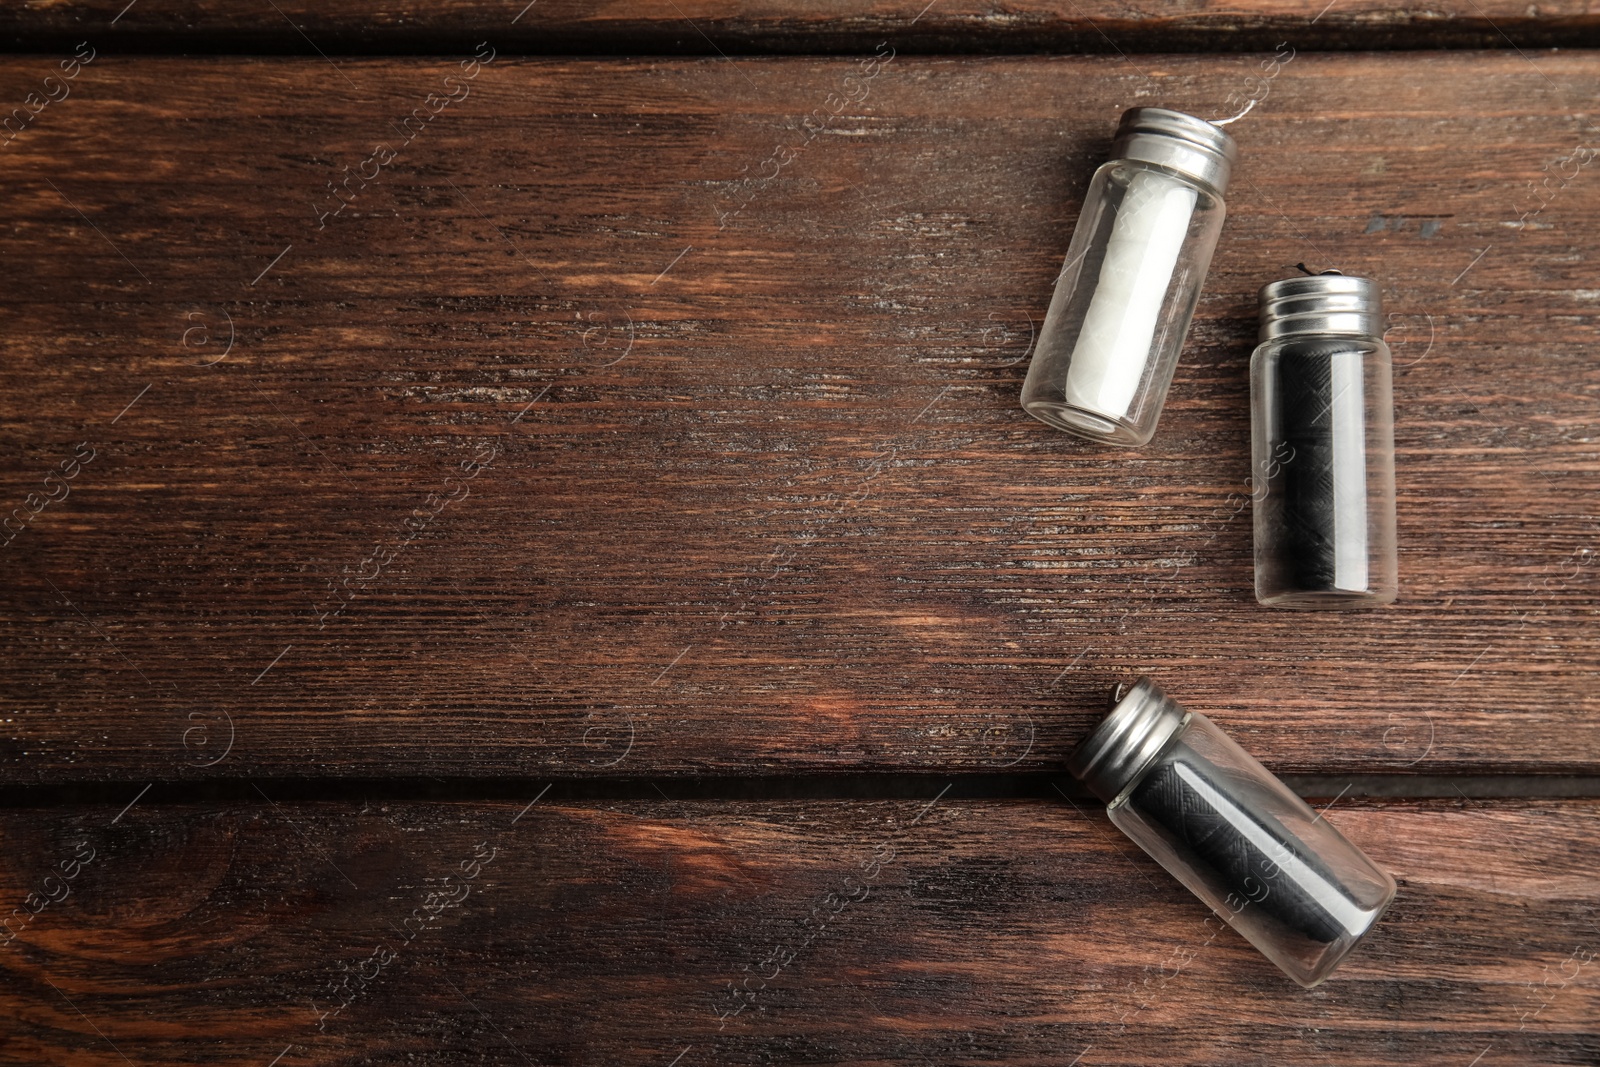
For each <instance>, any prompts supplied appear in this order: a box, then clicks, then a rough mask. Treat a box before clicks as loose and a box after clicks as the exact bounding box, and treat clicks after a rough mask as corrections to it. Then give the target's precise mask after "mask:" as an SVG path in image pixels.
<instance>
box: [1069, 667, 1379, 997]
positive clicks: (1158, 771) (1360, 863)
mask: <svg viewBox="0 0 1600 1067" xmlns="http://www.w3.org/2000/svg"><path fill="white" fill-rule="evenodd" d="M1067 767H1068V769H1069V770H1070V771H1071V772H1072V773H1073V775H1074V776H1076V777H1077V778H1079V779H1080V780H1082V781H1083V783H1084V784H1085V785H1086V786H1088V787H1089V790H1090V791H1091V792H1092V793H1094V795H1095V796H1097V797H1099V798H1100V799H1101V800H1103V801H1105V802H1106V813H1107V814H1108V815H1109V816H1110V818H1111V821H1112V822H1113V823H1115V824H1116V825H1117V828H1118V829H1120V830H1121V831H1122V832H1123V833H1125V834H1127V835H1128V836H1129V837H1130V838H1132V839H1133V841H1134V843H1135V844H1137V845H1138V846H1139V847H1140V848H1142V849H1144V850H1145V851H1146V852H1147V853H1149V854H1150V856H1151V857H1152V858H1154V859H1155V861H1156V862H1157V863H1159V864H1161V866H1163V867H1165V868H1166V869H1167V871H1168V872H1170V873H1171V874H1172V875H1173V876H1174V877H1176V878H1177V879H1178V881H1180V882H1182V883H1183V884H1184V885H1186V886H1188V887H1189V889H1190V891H1191V892H1193V893H1194V894H1195V896H1197V897H1199V898H1200V899H1201V900H1203V901H1204V902H1205V903H1206V904H1207V905H1209V906H1210V908H1211V910H1212V911H1214V912H1216V913H1217V915H1218V917H1220V918H1221V919H1222V920H1223V921H1224V922H1226V923H1227V924H1228V925H1229V926H1231V927H1233V928H1234V929H1235V930H1237V931H1238V932H1239V933H1240V934H1242V935H1243V936H1244V938H1245V940H1247V941H1249V942H1250V943H1251V944H1252V945H1254V946H1255V947H1256V948H1257V949H1259V950H1260V951H1261V952H1262V954H1263V955H1265V956H1266V957H1267V958H1268V959H1269V960H1271V961H1272V962H1273V963H1275V964H1277V966H1278V967H1279V968H1280V969H1282V970H1283V972H1284V973H1285V974H1287V975H1288V976H1289V977H1290V978H1293V979H1294V980H1295V981H1296V982H1299V983H1300V984H1301V985H1303V986H1305V987H1307V988H1310V987H1311V986H1314V985H1317V984H1318V983H1319V982H1321V981H1322V980H1323V979H1325V978H1327V977H1328V975H1329V973H1330V972H1332V970H1333V969H1334V968H1335V967H1337V966H1338V965H1339V963H1340V961H1341V960H1343V959H1344V958H1345V956H1346V955H1348V954H1349V952H1350V950H1351V949H1353V948H1354V947H1355V946H1356V944H1357V943H1358V942H1360V941H1361V939H1362V938H1363V937H1365V936H1366V934H1367V933H1368V931H1370V930H1371V929H1372V927H1373V924H1374V923H1376V922H1377V921H1378V917H1379V916H1380V915H1382V914H1383V911H1384V909H1385V908H1387V907H1388V906H1389V903H1390V902H1391V901H1392V900H1393V899H1394V895H1395V882H1394V879H1393V878H1391V877H1390V876H1389V875H1388V874H1387V873H1385V872H1384V871H1381V870H1379V869H1378V868H1377V867H1376V866H1374V865H1373V863H1372V861H1371V860H1369V859H1367V857H1366V856H1365V855H1364V854H1363V853H1362V852H1361V850H1360V849H1358V848H1356V846H1355V845H1352V844H1351V843H1350V842H1349V841H1348V840H1346V839H1345V837H1344V835H1342V834H1340V833H1339V831H1338V830H1335V829H1334V828H1333V827H1332V826H1331V825H1329V823H1328V820H1326V819H1324V818H1323V817H1321V816H1320V815H1318V814H1317V813H1316V812H1314V811H1312V810H1311V808H1309V807H1308V806H1307V805H1306V803H1305V801H1303V800H1301V799H1300V798H1299V797H1297V796H1295V795H1294V794H1293V793H1292V792H1290V791H1289V789H1288V787H1287V786H1285V785H1284V784H1283V783H1282V782H1280V781H1279V780H1278V779H1277V778H1275V777H1273V775H1272V773H1271V772H1270V771H1268V770H1267V769H1266V768H1265V767H1263V766H1261V764H1259V763H1257V762H1256V761H1255V760H1254V759H1252V758H1251V757H1250V755H1249V753H1247V752H1245V751H1244V749H1242V748H1240V747H1239V746H1238V745H1236V744H1234V743H1233V741H1232V740H1231V739H1230V738H1229V737H1228V736H1227V735H1226V734H1224V733H1223V732H1222V731H1221V730H1219V729H1217V727H1216V726H1215V725H1214V724H1213V723H1212V722H1211V720H1210V719H1207V718H1206V717H1205V716H1204V715H1201V714H1199V713H1197V712H1191V711H1185V710H1184V708H1183V707H1182V706H1181V705H1179V704H1178V702H1177V701H1175V700H1173V699H1172V698H1171V697H1168V696H1167V695H1166V694H1165V693H1163V692H1162V691H1161V689H1160V688H1159V687H1157V686H1156V684H1155V683H1154V682H1152V681H1150V679H1148V678H1140V679H1139V680H1138V681H1137V682H1135V683H1134V684H1133V685H1132V686H1119V687H1118V689H1117V691H1116V693H1115V694H1113V697H1112V708H1111V711H1110V712H1109V713H1108V714H1107V715H1106V718H1105V719H1104V721H1102V722H1101V723H1100V725H1099V726H1098V727H1096V728H1095V730H1094V732H1093V733H1091V734H1090V735H1089V737H1088V738H1087V739H1086V740H1085V741H1084V742H1083V743H1082V744H1081V745H1079V746H1078V748H1077V750H1076V751H1074V752H1073V754H1072V756H1071V757H1070V758H1069V760H1068V763H1067Z"/></svg>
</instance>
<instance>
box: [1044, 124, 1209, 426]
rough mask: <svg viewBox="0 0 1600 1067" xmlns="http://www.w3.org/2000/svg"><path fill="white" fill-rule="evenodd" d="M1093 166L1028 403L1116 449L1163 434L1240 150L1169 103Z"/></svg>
mask: <svg viewBox="0 0 1600 1067" xmlns="http://www.w3.org/2000/svg"><path fill="white" fill-rule="evenodd" d="M1112 156H1113V158H1112V159H1111V161H1110V162H1108V163H1106V164H1104V165H1103V166H1101V167H1100V169H1099V170H1097V171H1096V172H1095V175H1094V178H1093V179H1092V180H1091V181H1090V183H1089V189H1088V192H1087V193H1086V194H1085V196H1084V202H1083V211H1082V214H1081V215H1080V216H1079V219H1078V226H1077V229H1076V230H1075V231H1074V232H1073V235H1072V244H1071V246H1070V248H1069V249H1068V252H1067V261H1066V265H1065V266H1064V267H1063V268H1062V270H1061V274H1060V276H1059V277H1058V278H1057V280H1056V289H1055V295H1054V296H1053V297H1052V299H1051V301H1050V310H1049V311H1048V312H1047V314H1046V315H1045V321H1044V326H1043V328H1042V329H1041V331H1040V334H1039V342H1038V347H1037V348H1036V350H1035V352H1034V357H1033V362H1032V363H1031V364H1030V365H1029V367H1028V376H1027V380H1026V381H1025V382H1024V384H1023V387H1022V408H1023V410H1024V411H1026V412H1027V413H1028V414H1030V415H1032V416H1033V417H1034V418H1036V419H1039V420H1041V421H1042V422H1045V423H1048V424H1049V425H1051V426H1054V427H1056V428H1057V429H1061V430H1066V431H1067V432H1069V433H1074V434H1077V435H1079V436H1081V437H1087V438H1089V439H1091V440H1094V441H1099V442H1102V443H1104V444H1113V445H1134V446H1136V445H1143V444H1146V443H1147V442H1148V441H1149V440H1150V438H1151V437H1152V436H1153V435H1154V434H1155V430H1156V422H1157V420H1158V419H1159V418H1160V415H1161V407H1162V404H1163V403H1164V402H1165V400H1166V395H1167V388H1168V386H1169V385H1170V384H1171V382H1172V374H1173V371H1174V370H1175V369H1176V367H1177V362H1178V353H1179V351H1180V350H1181V349H1182V348H1183V341H1184V337H1185V335H1186V334H1187V333H1188V330H1189V321H1190V319H1191V318H1192V317H1193V315H1194V309H1195V305H1196V303H1197V302H1198V301H1199V298H1200V286H1201V284H1202V283H1203V282H1204V280H1205V276H1206V270H1207V268H1208V267H1210V265H1211V255H1212V252H1213V251H1214V250H1215V249H1216V246H1217V237H1218V235H1219V234H1220V232H1221V230H1222V221H1223V218H1224V216H1225V215H1226V213H1227V207H1226V204H1225V203H1224V201H1223V194H1224V192H1225V191H1226V189H1227V186H1228V177H1229V174H1230V173H1231V171H1232V169H1233V165H1234V161H1235V159H1236V158H1237V156H1238V149H1237V147H1236V146H1235V144H1234V141H1233V138H1232V137H1230V136H1229V135H1228V133H1227V131H1226V130H1224V129H1223V128H1222V127H1221V126H1220V125H1217V124H1214V123H1211V122H1207V121H1206V120H1205V119H1200V118H1195V117H1194V116H1192V115H1185V114H1183V113H1182V112H1179V111H1171V110H1168V109H1166V108H1156V107H1140V108H1134V109H1132V110H1130V111H1127V112H1125V113H1124V114H1123V116H1122V121H1121V123H1120V124H1119V126H1118V128H1117V134H1116V139H1115V141H1114V142H1113V143H1112Z"/></svg>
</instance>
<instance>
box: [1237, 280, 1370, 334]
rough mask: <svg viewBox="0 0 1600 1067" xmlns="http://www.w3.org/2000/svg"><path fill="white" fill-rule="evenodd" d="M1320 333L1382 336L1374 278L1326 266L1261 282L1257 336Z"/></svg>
mask: <svg viewBox="0 0 1600 1067" xmlns="http://www.w3.org/2000/svg"><path fill="white" fill-rule="evenodd" d="M1323 333H1337V334H1354V335H1357V336H1361V337H1381V336H1382V335H1383V298H1382V295H1381V294H1380V293H1379V292H1378V283H1377V282H1375V281H1373V280H1372V279H1371V278H1357V277H1355V276H1354V275H1350V274H1340V273H1338V272H1337V271H1330V272H1328V273H1325V274H1312V275H1309V276H1307V277H1302V278H1285V279H1283V280H1282V281H1278V282H1272V283H1270V284H1268V285H1264V286H1262V287H1261V333H1260V337H1261V340H1263V341H1272V340H1276V339H1277V338H1280V337H1288V336H1290V335H1292V334H1323Z"/></svg>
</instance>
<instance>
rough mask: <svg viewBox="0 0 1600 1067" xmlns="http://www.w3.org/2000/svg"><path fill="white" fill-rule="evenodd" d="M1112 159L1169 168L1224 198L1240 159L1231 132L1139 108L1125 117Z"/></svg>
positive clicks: (1164, 110) (1160, 110) (1190, 117)
mask: <svg viewBox="0 0 1600 1067" xmlns="http://www.w3.org/2000/svg"><path fill="white" fill-rule="evenodd" d="M1111 158H1112V159H1137V160H1142V161H1144V162H1146V163H1155V164H1157V165H1159V166H1163V167H1168V168H1170V169H1172V170H1175V171H1177V172H1178V173H1180V174H1183V175H1185V176H1187V177H1189V178H1192V179H1194V180H1195V181H1197V182H1201V183H1202V184H1205V185H1208V186H1210V187H1211V188H1212V189H1214V190H1216V192H1217V195H1219V196H1220V195H1222V194H1223V193H1225V192H1226V191H1227V189H1228V176H1229V175H1230V174H1232V173H1233V164H1234V162H1235V161H1236V160H1238V158H1239V146H1238V145H1236V144H1234V141H1233V138H1232V137H1230V136H1229V135H1228V131H1227V130H1224V129H1223V128H1222V127H1221V126H1215V125H1213V124H1211V123H1209V122H1207V121H1206V120H1205V119H1199V118H1195V117H1194V116H1193V115H1185V114H1184V113H1183V112H1181V111H1172V110H1169V109H1168V108H1164V107H1136V108H1131V109H1129V110H1127V111H1124V112H1123V113H1122V121H1121V122H1119V123H1118V124H1117V135H1116V138H1115V139H1114V140H1113V141H1112V142H1111Z"/></svg>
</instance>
